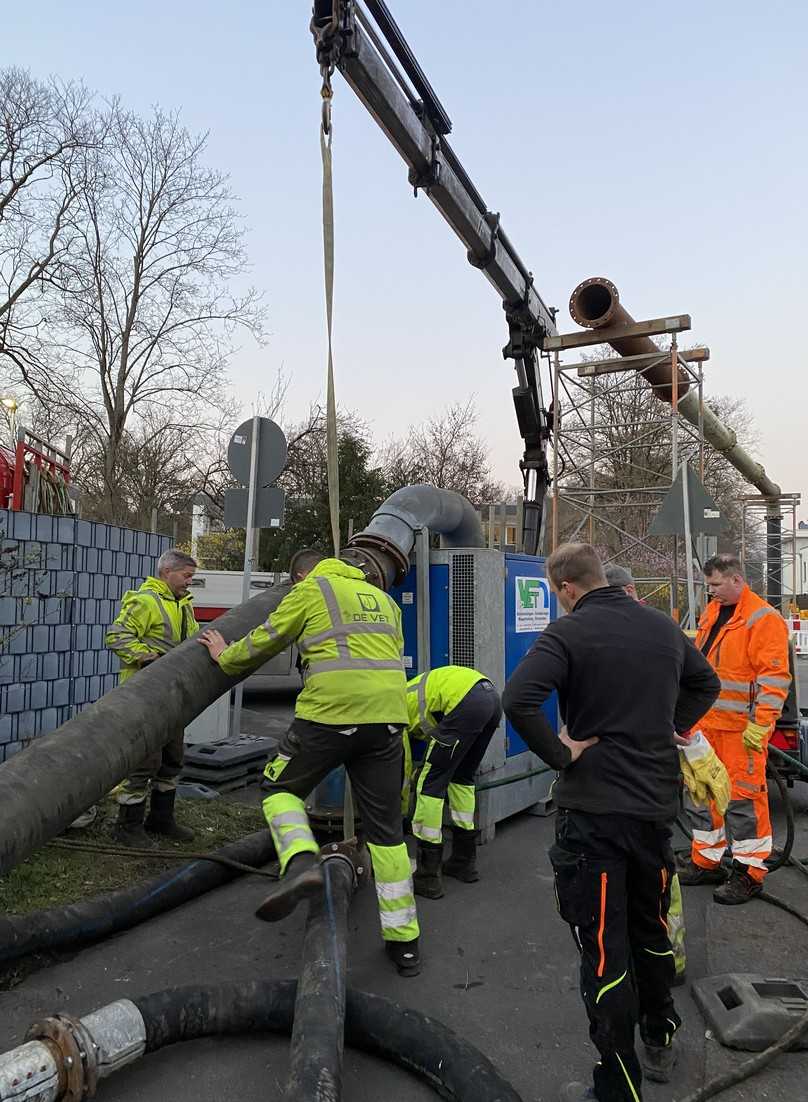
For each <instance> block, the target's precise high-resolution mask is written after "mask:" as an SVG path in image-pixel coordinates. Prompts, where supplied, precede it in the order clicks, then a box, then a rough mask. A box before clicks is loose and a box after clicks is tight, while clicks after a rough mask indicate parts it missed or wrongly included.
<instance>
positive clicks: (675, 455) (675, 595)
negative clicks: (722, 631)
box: [671, 333, 679, 623]
mask: <svg viewBox="0 0 808 1102" xmlns="http://www.w3.org/2000/svg"><path fill="white" fill-rule="evenodd" d="M671 383H672V386H671V397H672V399H673V400H672V402H671V486H672V485H673V484H674V483H675V482H676V472H677V470H678V468H679V352H678V348H677V341H676V334H675V333H674V334H673V336H672V337H671ZM671 616H673V618H674V620H676V621H677V623H678V621H679V540H678V538H677V537H676V536H674V537H673V589H672V590H671Z"/></svg>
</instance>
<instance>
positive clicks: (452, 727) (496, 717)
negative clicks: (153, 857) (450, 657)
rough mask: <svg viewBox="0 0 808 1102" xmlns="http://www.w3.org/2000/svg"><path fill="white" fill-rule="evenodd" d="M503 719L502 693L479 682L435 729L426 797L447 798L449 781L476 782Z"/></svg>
mask: <svg viewBox="0 0 808 1102" xmlns="http://www.w3.org/2000/svg"><path fill="white" fill-rule="evenodd" d="M501 718H502V705H501V704H500V702H499V693H498V692H497V690H496V689H495V688H494V686H493V685H492V684H491V682H490V681H478V682H477V684H476V685H474V686H472V688H471V689H469V691H468V692H467V693H466V695H465V696H464V697H463V699H462V700H461V701H460V703H459V704H458V705H456V707H454V708H452V710H451V712H448V713H447V714H446V715H445V716H444V717H443V719H442V720H441V721H440V723H439V724H438V726H437V728H436V729H435V730H434V731H433V732H432V737H431V740H430V746H429V752H428V753H429V757H428V760H429V764H430V767H431V768H430V770H429V774H428V776H427V778H426V780H425V781H424V784H423V793H424V795H425V796H439V797H441V798H443V797H444V796H445V795H446V790H447V788H448V787H449V783H450V782H451V781H454V783H455V784H463V785H473V784H474V777H475V774H476V773H477V770H478V769H479V768H480V762H481V761H482V760H483V758H484V757H485V752H486V750H487V749H488V744H489V743H490V741H491V739H492V738H493V736H494V732H495V731H496V729H497V727H498V726H499V721H500V719H501Z"/></svg>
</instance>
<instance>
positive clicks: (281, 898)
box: [255, 853, 325, 922]
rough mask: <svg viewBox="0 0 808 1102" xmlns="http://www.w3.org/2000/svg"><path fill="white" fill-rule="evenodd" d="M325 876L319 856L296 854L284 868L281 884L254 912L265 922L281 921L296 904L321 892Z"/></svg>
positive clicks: (317, 854)
mask: <svg viewBox="0 0 808 1102" xmlns="http://www.w3.org/2000/svg"><path fill="white" fill-rule="evenodd" d="M324 884H325V877H324V876H323V867H322V865H321V864H320V855H319V853H297V854H295V856H294V857H293V858H292V859H291V860H290V861H289V864H288V865H287V866H286V872H285V873H284V874H283V876H282V877H281V879H280V883H279V884H278V886H277V887H276V888H273V889H272V891H271V892H270V893H269V895H268V896H267V897H266V899H265V900H264V902H263V903H262V904H261V906H260V907H259V908H258V910H257V911H256V912H255V917H256V918H260V919H262V920H263V921H264V922H280V920H281V919H282V918H286V916H287V915H290V914H291V913H292V911H293V910H294V909H295V907H296V906H297V905H298V903H302V901H303V900H304V899H311V897H312V896H313V895H317V893H318V892H321V891H322V890H323V886H324Z"/></svg>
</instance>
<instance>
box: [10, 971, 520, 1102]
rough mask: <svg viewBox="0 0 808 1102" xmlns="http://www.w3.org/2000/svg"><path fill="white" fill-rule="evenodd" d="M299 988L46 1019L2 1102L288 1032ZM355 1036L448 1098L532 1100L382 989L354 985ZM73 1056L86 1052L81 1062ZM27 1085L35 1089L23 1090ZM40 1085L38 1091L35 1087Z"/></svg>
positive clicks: (123, 1004) (43, 1097) (216, 993)
mask: <svg viewBox="0 0 808 1102" xmlns="http://www.w3.org/2000/svg"><path fill="white" fill-rule="evenodd" d="M296 988H297V984H296V982H295V981H294V980H282V981H274V982H273V981H257V982H255V983H246V984H245V983H228V984H221V985H216V986H193V987H173V988H169V989H168V990H165V991H159V992H156V993H155V994H152V995H145V996H142V997H140V998H137V999H133V1000H131V1001H130V1000H129V999H121V1000H119V1001H118V1002H115V1003H110V1004H109V1005H108V1006H104V1007H102V1008H101V1009H100V1010H97V1011H95V1012H94V1013H92V1014H89V1015H87V1016H86V1017H84V1018H81V1019H76V1018H70V1017H68V1016H67V1015H58V1016H55V1017H53V1018H49V1019H45V1020H44V1021H42V1022H39V1023H37V1024H36V1025H35V1026H34V1027H32V1030H31V1031H30V1034H32V1035H35V1036H36V1038H39V1037H42V1038H45V1037H47V1038H48V1043H47V1044H44V1043H43V1042H42V1041H41V1040H39V1039H32V1040H29V1041H28V1042H27V1043H26V1044H23V1045H19V1046H18V1047H17V1048H15V1049H12V1050H11V1051H9V1052H6V1053H3V1054H2V1055H0V1102H12V1100H15V1102H19V1100H20V1099H21V1098H30V1097H35V1098H36V1099H37V1102H60V1100H61V1099H63V1098H64V1097H65V1096H66V1095H65V1089H64V1085H65V1082H66V1080H67V1077H68V1075H70V1087H71V1088H72V1092H73V1093H72V1094H71V1097H75V1098H82V1097H84V1096H85V1094H92V1093H93V1092H94V1088H95V1083H96V1081H97V1080H98V1079H102V1078H105V1077H106V1076H108V1075H111V1074H112V1073H113V1072H114V1071H117V1070H118V1069H119V1068H122V1067H124V1066H126V1065H127V1064H129V1063H132V1062H133V1061H134V1060H137V1059H138V1058H139V1057H140V1056H141V1055H143V1054H144V1053H151V1052H157V1051H158V1050H159V1049H161V1048H165V1047H166V1046H168V1045H172V1044H176V1043H177V1042H180V1041H193V1040H197V1039H198V1038H200V1037H218V1036H227V1035H234V1034H235V1035H240V1034H249V1033H281V1034H287V1035H288V1034H289V1033H290V1032H291V1030H292V1024H293V1019H294V1007H295V992H296ZM54 1027H56V1028H54ZM54 1033H55V1034H56V1035H57V1036H58V1037H59V1038H60V1043H58V1044H54V1043H53V1041H52V1040H51V1038H52V1037H53V1036H54ZM345 1040H346V1042H347V1043H348V1044H349V1045H351V1046H352V1047H353V1048H357V1049H360V1050H362V1051H364V1052H368V1053H371V1054H372V1055H375V1056H380V1057H381V1058H382V1059H384V1060H388V1061H390V1062H392V1063H395V1064H398V1065H399V1067H402V1068H404V1069H405V1070H407V1071H409V1072H412V1073H413V1074H415V1075H417V1076H418V1077H419V1078H421V1079H423V1080H425V1081H426V1082H427V1083H428V1084H429V1086H431V1087H432V1089H433V1090H434V1091H435V1092H436V1093H437V1094H439V1095H440V1096H441V1097H442V1098H445V1099H449V1100H452V1099H454V1100H455V1102H522V1099H521V1096H520V1095H519V1094H517V1092H516V1091H515V1090H514V1089H513V1087H512V1086H511V1085H510V1084H509V1083H508V1082H507V1081H506V1080H505V1079H503V1077H502V1076H501V1075H500V1074H499V1072H498V1071H497V1070H496V1068H495V1067H494V1065H493V1064H492V1063H491V1061H490V1060H489V1059H488V1058H487V1057H486V1056H484V1055H483V1053H482V1052H480V1051H479V1049H477V1048H475V1047H474V1045H471V1044H469V1043H468V1041H465V1040H464V1039H463V1038H462V1037H458V1036H457V1035H456V1034H455V1033H453V1032H452V1031H451V1030H450V1029H448V1028H447V1027H446V1026H445V1025H443V1024H442V1023H441V1022H438V1021H436V1020H435V1019H434V1018H428V1017H427V1016H426V1015H425V1014H420V1013H419V1012H418V1011H416V1010H405V1009H402V1008H401V1007H400V1006H397V1005H396V1004H395V1003H392V1002H390V1001H389V1000H388V999H384V998H382V997H381V996H379V995H369V994H367V993H365V992H364V991H354V990H351V989H349V990H348V992H347V999H346V1014H345ZM96 1046H97V1048H96ZM68 1051H69V1052H70V1053H71V1060H70V1063H69V1064H67V1061H66V1059H65V1056H66V1054H67V1053H68ZM73 1054H76V1055H79V1054H83V1055H80V1058H79V1059H78V1061H77V1060H76V1058H75V1055H73ZM29 1072H30V1074H28V1073H29ZM21 1073H22V1076H23V1078H22V1079H20V1078H19V1076H20V1074H21ZM21 1084H22V1085H23V1090H24V1092H25V1093H21V1092H20V1085H21ZM34 1085H36V1087H37V1088H38V1090H37V1092H36V1093H33V1090H32V1092H31V1093H30V1094H29V1093H27V1091H28V1088H29V1087H30V1088H32V1087H33V1086H34ZM88 1088H90V1089H89V1090H88Z"/></svg>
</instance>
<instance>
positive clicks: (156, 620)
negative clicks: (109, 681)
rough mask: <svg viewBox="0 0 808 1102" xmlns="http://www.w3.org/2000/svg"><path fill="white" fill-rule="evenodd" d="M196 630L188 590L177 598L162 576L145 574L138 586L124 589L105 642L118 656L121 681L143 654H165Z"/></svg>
mask: <svg viewBox="0 0 808 1102" xmlns="http://www.w3.org/2000/svg"><path fill="white" fill-rule="evenodd" d="M198 631H199V624H197V622H196V617H195V616H194V608H193V597H192V596H191V594H190V593H188V594H186V595H185V596H184V597H179V598H177V597H175V596H174V594H173V593H172V592H171V590H170V588H169V587H168V586H167V585H166V583H165V582H164V581H163V580H162V579H161V578H147V579H146V581H145V582H144V583H143V585H142V586H141V587H140V589H130V590H129V591H128V592H127V593H124V595H123V600H122V601H121V611H120V612H119V613H118V615H117V617H116V618H115V621H114V622H113V624H112V625H111V627H110V629H109V631H108V632H107V635H106V639H105V642H106V645H107V646H108V647H109V649H110V650H111V651H114V653H115V654H117V656H118V658H119V659H120V662H121V681H122V682H123V681H126V680H128V678H130V677H131V676H132V674H134V673H137V671H138V670H139V669H140V660H141V659H142V658H143V656H144V655H146V654H167V653H168V651H170V650H171V649H172V648H173V647H176V646H177V644H178V643H181V642H182V641H183V639H188V638H189V637H190V636H191V635H196V633H197V632H198Z"/></svg>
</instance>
